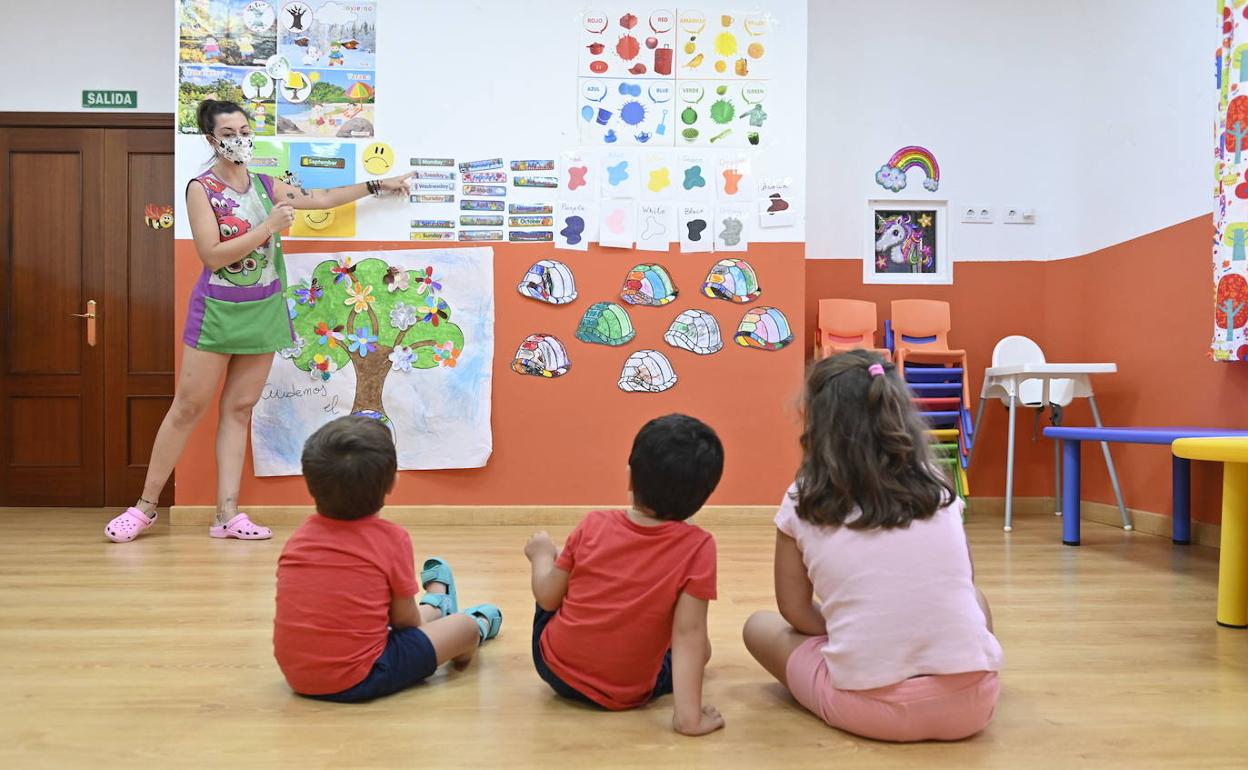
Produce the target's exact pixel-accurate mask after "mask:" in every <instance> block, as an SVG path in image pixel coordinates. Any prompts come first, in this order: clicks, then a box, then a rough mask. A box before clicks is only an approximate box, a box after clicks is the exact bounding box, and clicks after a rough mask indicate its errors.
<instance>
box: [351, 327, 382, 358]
mask: <svg viewBox="0 0 1248 770" xmlns="http://www.w3.org/2000/svg"><path fill="white" fill-rule="evenodd" d="M347 342H348V343H349V344H348V345H347V350H350V351H351V352H352V353H359V354H360V358H365V357H367V356H368V354H369V353H372V352H373V351H374V350H376V349H377V344H376V343H377V335H376V334H373V330H372V328H371V327H369V326H361V327H360V328H358V329H356V330H355V331H353V332H351V333H350V334H348V335H347Z"/></svg>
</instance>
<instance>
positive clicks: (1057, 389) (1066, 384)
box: [992, 334, 1131, 526]
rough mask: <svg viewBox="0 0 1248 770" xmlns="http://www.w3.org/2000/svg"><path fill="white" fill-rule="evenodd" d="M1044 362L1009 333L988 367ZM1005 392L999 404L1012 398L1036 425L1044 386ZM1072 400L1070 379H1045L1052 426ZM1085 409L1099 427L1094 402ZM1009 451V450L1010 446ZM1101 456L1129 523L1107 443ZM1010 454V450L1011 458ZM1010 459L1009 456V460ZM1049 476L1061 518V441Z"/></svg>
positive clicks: (1025, 384) (1030, 343) (1028, 383)
mask: <svg viewBox="0 0 1248 770" xmlns="http://www.w3.org/2000/svg"><path fill="white" fill-rule="evenodd" d="M1043 363H1047V361H1046V360H1045V357H1044V351H1043V350H1041V349H1040V346H1039V345H1037V344H1036V342H1035V340H1033V339H1031V338H1030V337H1024V336H1022V335H1021V334H1013V335H1010V336H1009V337H1005V338H1003V339H1001V341H999V342H998V343H997V345H996V347H994V348H993V349H992V365H993V366H1008V365H1011V364H1043ZM1009 390H1010V388H1009V386H1008V385H1007V386H1006V391H1007V392H1005V393H1003V394H1002V395H1001V396H1000V399H1001V403H1002V404H1005V405H1006V406H1007V407H1008V406H1009V405H1010V400H1011V399H1013V400H1014V402H1015V403H1016V404H1021V405H1022V406H1025V407H1029V408H1032V409H1035V410H1036V418H1035V425H1037V426H1038V425H1039V422H1040V415H1042V414H1043V413H1044V409H1045V404H1044V403H1042V402H1043V400H1044V384H1043V383H1042V382H1041V381H1040V380H1023V381H1022V382H1020V383H1019V384H1018V391H1017V392H1016V393H1011V392H1008V391H1009ZM1074 397H1075V383H1074V380H1070V379H1051V380H1049V403H1048V407H1049V422H1050V424H1052V425H1061V424H1062V410H1063V409H1064V408H1065V407H1067V406H1069V405H1070V402H1071V401H1073V400H1074ZM1089 406H1091V408H1092V410H1093V416H1094V417H1095V419H1096V422H1097V424H1098V425H1099V424H1100V421H1101V419H1100V415H1099V414H1097V413H1096V402H1095V401H1094V400H1092V401H1090V403H1089ZM1035 435H1036V431H1035V429H1034V428H1033V434H1032V440H1033V441H1034V440H1035ZM1010 449H1011V450H1013V447H1012V446H1011V447H1010ZM1101 453H1102V454H1103V455H1104V456H1105V467H1106V468H1108V469H1109V480H1110V483H1111V484H1112V485H1113V488H1114V498H1115V499H1116V500H1117V502H1118V512H1119V513H1120V514H1121V515H1122V519H1123V521H1124V522H1127V523H1128V526H1129V524H1130V521H1131V520H1130V518H1128V515H1127V506H1126V504H1125V503H1124V502H1123V499H1122V487H1121V486H1120V485H1119V484H1118V471H1117V470H1115V468H1114V459H1113V458H1112V457H1110V455H1109V444H1107V443H1106V442H1104V441H1102V442H1101ZM1012 454H1013V452H1012V451H1011V455H1012ZM1012 459H1013V458H1012V457H1011V460H1012ZM1013 472H1014V469H1013V462H1010V468H1009V473H1010V475H1011V477H1012V476H1013ZM1053 475H1054V477H1055V479H1056V482H1057V484H1056V493H1055V494H1054V500H1055V510H1054V511H1053V512H1054V514H1056V515H1057V516H1061V515H1062V458H1061V442H1059V441H1054V442H1053Z"/></svg>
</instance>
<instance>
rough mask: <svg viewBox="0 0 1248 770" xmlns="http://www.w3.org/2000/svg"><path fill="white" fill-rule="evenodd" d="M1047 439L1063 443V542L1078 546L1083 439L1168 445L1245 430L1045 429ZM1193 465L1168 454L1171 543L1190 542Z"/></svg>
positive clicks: (1235, 433) (1237, 433)
mask: <svg viewBox="0 0 1248 770" xmlns="http://www.w3.org/2000/svg"><path fill="white" fill-rule="evenodd" d="M1044 435H1045V436H1046V437H1047V438H1051V439H1055V440H1057V441H1061V442H1062V474H1063V478H1062V514H1063V518H1062V543H1063V544H1064V545H1079V514H1080V502H1079V501H1080V494H1079V482H1080V478H1079V448H1080V442H1083V441H1110V442H1117V443H1120V444H1164V445H1166V446H1170V444H1172V443H1173V442H1174V441H1175V440H1176V439H1181V438H1222V437H1226V436H1248V431H1245V430H1226V429H1223V430H1218V429H1214V428H1097V427H1087V428H1068V427H1053V428H1045V429H1044ZM1191 468H1192V464H1191V461H1190V460H1185V459H1183V458H1182V457H1174V456H1171V461H1170V479H1171V482H1170V483H1171V500H1172V502H1171V508H1172V509H1173V523H1172V525H1171V526H1172V531H1171V535H1170V537H1171V540H1172V542H1174V543H1176V544H1178V545H1188V544H1190V543H1191V542H1192V473H1191Z"/></svg>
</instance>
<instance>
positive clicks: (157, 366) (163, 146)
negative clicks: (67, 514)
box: [101, 129, 175, 507]
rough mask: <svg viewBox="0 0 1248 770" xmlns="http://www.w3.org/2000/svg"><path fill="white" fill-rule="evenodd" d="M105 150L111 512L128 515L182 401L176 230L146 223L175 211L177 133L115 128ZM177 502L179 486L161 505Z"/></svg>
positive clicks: (104, 338)
mask: <svg viewBox="0 0 1248 770" xmlns="http://www.w3.org/2000/svg"><path fill="white" fill-rule="evenodd" d="M104 146H105V185H106V188H105V189H106V195H107V200H108V206H109V211H108V213H107V215H106V216H105V217H104V243H105V249H104V251H105V253H104V263H105V265H106V276H105V279H104V297H105V301H104V309H105V310H106V311H107V312H106V313H104V314H102V321H103V323H102V327H101V344H102V347H103V352H104V504H105V505H108V506H110V507H124V506H127V505H132V504H133V503H134V501H135V499H136V498H138V496H139V494H140V493H141V492H142V490H143V477H144V475H145V474H146V472H147V461H148V457H149V454H150V452H151V449H152V442H153V441H154V440H155V439H156V430H157V429H158V428H159V427H160V421H161V420H162V419H164V416H165V412H166V411H167V410H168V409H169V404H170V403H171V402H172V401H173V355H174V345H175V340H174V328H173V229H172V228H171V227H161V228H160V229H154V228H153V227H151V226H150V225H149V224H148V221H147V218H146V209H147V207H148V206H149V205H154V206H156V207H157V209H160V208H163V207H165V206H172V205H173V195H174V189H173V132H172V131H170V130H168V129H164V130H162V129H108V130H107V131H106V134H105V140H104ZM168 221H171V220H168ZM157 224H160V220H159V219H157ZM172 501H173V483H172V482H170V483H168V484H166V485H165V490H164V493H163V494H162V495H161V500H160V503H161V505H169V504H171V503H172Z"/></svg>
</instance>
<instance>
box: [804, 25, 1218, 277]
mask: <svg viewBox="0 0 1248 770" xmlns="http://www.w3.org/2000/svg"><path fill="white" fill-rule="evenodd" d="M884 7H885V6H884V4H879V3H867V2H860V0H817V1H816V2H811V3H810V45H809V52H810V54H809V55H810V67H809V93H808V98H809V107H808V113H807V114H808V121H809V124H808V132H807V136H808V145H809V149H808V165H807V179H808V190H809V196H810V216H809V217H808V226H807V255H808V256H810V257H812V258H821V257H822V258H855V259H856V258H859V256H860V255H861V253H862V250H863V244H864V240H865V235H864V232H863V230H864V226H865V225H864V221H865V216H866V214H865V211H866V200H867V199H868V198H887V197H899V198H900V197H907V198H908V197H934V198H947V199H948V200H949V201H950V210H951V213H952V212H955V211H956V210H957V209H958V208H959V207H960V206H963V205H964V204H987V205H990V206H993V207H995V209H996V214H997V220H996V223H995V224H992V225H981V224H975V225H967V224H961V223H956V221H955V224H954V225H953V227H952V228H951V231H950V248H951V251H952V252H953V253H954V255H955V259H958V260H1011V259H1060V258H1064V257H1071V256H1077V255H1080V254H1085V253H1087V252H1089V251H1094V250H1096V249H1098V248H1103V247H1105V246H1108V245H1112V244H1115V243H1119V242H1122V241H1125V240H1128V239H1130V238H1133V237H1136V236H1139V235H1143V234H1145V233H1148V232H1151V231H1154V230H1157V229H1160V228H1163V227H1166V226H1168V225H1172V224H1175V223H1178V222H1182V221H1184V220H1187V219H1190V218H1192V217H1195V216H1199V215H1201V214H1203V213H1207V212H1209V211H1210V210H1211V209H1212V204H1211V199H1212V194H1211V189H1212V188H1211V183H1210V180H1209V176H1210V170H1211V167H1210V163H1211V160H1210V155H1211V151H1212V147H1211V146H1210V143H1211V141H1212V137H1211V133H1210V130H1209V126H1210V121H1211V118H1212V115H1213V92H1214V85H1213V62H1212V52H1213V50H1214V48H1215V46H1216V43H1217V28H1216V26H1215V24H1214V13H1213V3H1212V0H1209V1H1208V2H1206V1H1205V0H1200V1H1199V2H1196V1H1195V0H1193V1H1192V2H1187V1H1185V2H1175V1H1174V0H1134V2H1132V1H1131V0H1101V1H1100V2H1098V3H1086V2H1082V0H1049V1H1048V2H1044V3H1001V2H999V0H957V2H941V3H934V2H931V0H891V2H889V3H888V4H887V11H884V10H883V9H884ZM937 8H939V9H940V10H937ZM910 144H917V145H923V146H926V147H928V148H929V149H931V150H932V151H933V152H934V153H935V155H936V158H937V160H938V161H939V163H940V166H941V177H942V179H941V185H940V189H939V191H938V192H937V193H936V194H934V195H932V194H927V193H926V192H925V191H924V190H923V188H922V185H921V182H920V178H919V172H918V171H917V170H916V171H912V172H911V173H910V180H909V184H907V186H906V188H905V190H903V191H902V192H901V193H896V194H894V193H890V192H887V191H885V190H884V189H883V188H881V187H879V186H878V185H876V184H875V182H874V175H875V171H876V169H877V168H879V166H880V165H881V164H883V163H884V161H886V160H887V159H888V158H889V156H890V155H892V154H893V152H894V151H896V150H897V149H898V148H899V147H902V146H905V145H910ZM1006 205H1022V206H1025V207H1030V208H1034V209H1035V210H1036V213H1037V224H1035V225H1005V224H1002V221H1001V220H1002V213H1003V211H1002V210H1003V209H1004V207H1005V206H1006Z"/></svg>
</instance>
